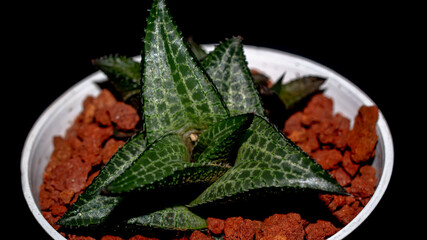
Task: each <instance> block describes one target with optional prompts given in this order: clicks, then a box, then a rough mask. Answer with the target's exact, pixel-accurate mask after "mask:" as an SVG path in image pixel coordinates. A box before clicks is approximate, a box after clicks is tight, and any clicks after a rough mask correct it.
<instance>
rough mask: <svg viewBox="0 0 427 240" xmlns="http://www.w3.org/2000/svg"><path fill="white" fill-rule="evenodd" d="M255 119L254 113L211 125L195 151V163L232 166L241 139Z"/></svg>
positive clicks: (199, 140) (200, 138) (203, 133)
mask: <svg viewBox="0 0 427 240" xmlns="http://www.w3.org/2000/svg"><path fill="white" fill-rule="evenodd" d="M253 118H254V114H253V113H249V114H242V115H237V116H235V117H230V118H227V119H225V120H222V121H220V122H217V123H215V124H213V125H211V126H210V127H209V128H208V129H206V130H205V131H204V132H202V134H201V135H200V136H199V139H198V142H197V145H196V146H195V147H194V149H193V159H194V161H195V162H208V163H223V164H229V165H232V162H233V163H234V159H232V158H233V157H234V158H235V155H234V154H233V152H234V151H236V150H237V149H238V144H239V143H240V138H241V137H242V135H243V134H244V133H245V132H246V129H248V127H249V126H250V125H251V123H252V120H253Z"/></svg>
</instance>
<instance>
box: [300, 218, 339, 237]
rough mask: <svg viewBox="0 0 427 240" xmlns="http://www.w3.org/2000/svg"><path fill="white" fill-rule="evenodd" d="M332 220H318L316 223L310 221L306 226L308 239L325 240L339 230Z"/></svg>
mask: <svg viewBox="0 0 427 240" xmlns="http://www.w3.org/2000/svg"><path fill="white" fill-rule="evenodd" d="M338 230H339V229H338V228H336V227H335V226H334V225H333V224H332V223H331V222H329V221H324V220H317V222H316V223H310V224H308V225H307V226H306V227H305V232H306V239H307V240H323V239H325V238H326V237H330V236H332V235H334V234H335V233H336V232H338Z"/></svg>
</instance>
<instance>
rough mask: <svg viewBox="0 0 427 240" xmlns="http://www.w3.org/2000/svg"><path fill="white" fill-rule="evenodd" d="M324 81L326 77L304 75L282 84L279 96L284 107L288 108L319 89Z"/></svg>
mask: <svg viewBox="0 0 427 240" xmlns="http://www.w3.org/2000/svg"><path fill="white" fill-rule="evenodd" d="M325 81H326V78H323V77H318V76H304V77H300V78H297V79H294V80H292V81H290V82H288V83H286V84H284V85H282V88H281V90H280V94H279V97H280V99H281V100H282V101H283V103H284V104H285V106H286V108H287V109H290V108H292V107H293V106H294V105H295V104H296V103H298V102H299V101H301V100H302V99H303V98H305V97H307V96H309V95H311V94H313V93H315V92H316V91H319V88H320V86H321V85H322V84H323V83H324V82H325Z"/></svg>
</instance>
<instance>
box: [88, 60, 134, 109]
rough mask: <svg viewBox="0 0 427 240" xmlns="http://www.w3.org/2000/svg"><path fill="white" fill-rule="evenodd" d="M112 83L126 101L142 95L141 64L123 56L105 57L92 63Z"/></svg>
mask: <svg viewBox="0 0 427 240" xmlns="http://www.w3.org/2000/svg"><path fill="white" fill-rule="evenodd" d="M92 63H93V64H94V65H95V66H97V67H98V68H99V69H100V70H101V71H102V72H103V73H105V75H107V77H108V80H109V81H110V82H111V83H112V85H113V86H114V88H115V89H116V91H117V92H118V93H119V94H120V96H121V97H122V98H123V100H124V101H126V100H128V99H129V98H130V97H132V96H134V95H138V96H139V95H140V94H141V83H140V81H141V63H139V62H137V61H134V60H133V59H132V58H127V57H123V56H114V55H110V56H105V57H101V58H98V59H95V60H93V61H92Z"/></svg>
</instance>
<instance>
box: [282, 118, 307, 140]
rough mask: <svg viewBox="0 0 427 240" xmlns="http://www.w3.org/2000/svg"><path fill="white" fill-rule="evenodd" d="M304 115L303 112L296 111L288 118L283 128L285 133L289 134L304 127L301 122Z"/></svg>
mask: <svg viewBox="0 0 427 240" xmlns="http://www.w3.org/2000/svg"><path fill="white" fill-rule="evenodd" d="M302 116H303V113H302V112H296V113H294V114H292V115H291V116H290V117H289V118H288V120H286V122H285V126H284V128H283V133H285V134H287V135H289V134H291V133H292V132H293V131H297V130H299V129H303V128H304V127H303V126H302V122H301V121H302Z"/></svg>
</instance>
